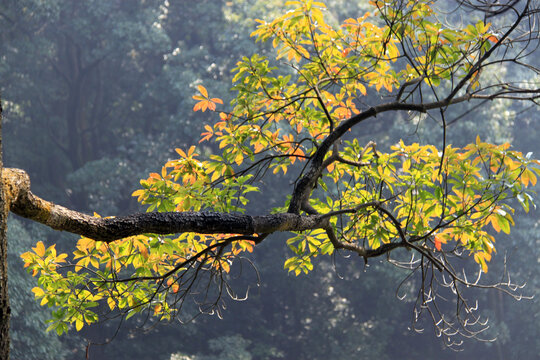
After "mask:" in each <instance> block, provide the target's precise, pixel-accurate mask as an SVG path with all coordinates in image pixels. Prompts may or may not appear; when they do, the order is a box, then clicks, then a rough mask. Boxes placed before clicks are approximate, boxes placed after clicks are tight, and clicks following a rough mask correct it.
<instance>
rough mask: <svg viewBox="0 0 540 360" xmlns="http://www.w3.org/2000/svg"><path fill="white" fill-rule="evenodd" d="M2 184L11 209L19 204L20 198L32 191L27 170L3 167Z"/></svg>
mask: <svg viewBox="0 0 540 360" xmlns="http://www.w3.org/2000/svg"><path fill="white" fill-rule="evenodd" d="M2 186H3V188H4V196H5V200H6V203H7V206H8V208H9V209H11V207H12V206H17V204H18V203H19V201H20V199H22V198H24V197H25V196H26V195H27V194H28V192H29V191H30V177H29V176H28V174H27V173H26V171H24V170H21V169H14V168H4V169H2Z"/></svg>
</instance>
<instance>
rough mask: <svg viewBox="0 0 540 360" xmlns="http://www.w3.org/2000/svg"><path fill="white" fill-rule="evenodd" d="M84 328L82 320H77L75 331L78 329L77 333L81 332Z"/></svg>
mask: <svg viewBox="0 0 540 360" xmlns="http://www.w3.org/2000/svg"><path fill="white" fill-rule="evenodd" d="M83 326H84V322H83V321H82V320H80V319H77V320H75V329H77V331H80V330H81V329H82V328H83Z"/></svg>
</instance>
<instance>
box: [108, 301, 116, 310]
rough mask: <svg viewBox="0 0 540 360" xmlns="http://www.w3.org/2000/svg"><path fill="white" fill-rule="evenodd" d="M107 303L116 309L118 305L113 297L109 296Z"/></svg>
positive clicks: (112, 308)
mask: <svg viewBox="0 0 540 360" xmlns="http://www.w3.org/2000/svg"><path fill="white" fill-rule="evenodd" d="M107 304H108V305H109V308H110V309H111V310H114V308H115V307H116V302H115V301H114V300H113V298H108V299H107Z"/></svg>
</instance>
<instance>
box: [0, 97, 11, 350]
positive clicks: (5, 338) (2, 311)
mask: <svg viewBox="0 0 540 360" xmlns="http://www.w3.org/2000/svg"><path fill="white" fill-rule="evenodd" d="M2 167H3V163H2V97H1V96H0V179H1V178H2ZM8 211H9V208H8V203H7V201H6V199H5V198H4V185H3V183H1V184H0V360H7V359H9V342H10V339H9V316H10V313H11V309H10V307H9V296H8V271H7V236H6V228H7V216H8Z"/></svg>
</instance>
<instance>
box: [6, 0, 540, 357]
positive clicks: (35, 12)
mask: <svg viewBox="0 0 540 360" xmlns="http://www.w3.org/2000/svg"><path fill="white" fill-rule="evenodd" d="M283 3H284V2H283V1H276V0H232V1H221V0H198V1H187V0H108V1H102V0H85V1H76V0H0V79H1V81H0V90H1V92H2V98H3V100H4V111H5V113H4V128H3V131H4V154H5V155H4V156H5V161H4V163H5V166H7V167H17V168H22V169H25V170H27V171H28V173H29V174H30V177H31V179H32V180H33V184H32V187H33V190H34V192H35V193H36V194H37V195H39V196H42V197H44V198H47V199H49V200H52V201H54V202H56V203H59V204H62V205H65V206H67V207H70V208H73V209H75V210H79V211H84V212H88V213H92V212H94V211H95V212H97V213H99V214H100V215H104V216H107V215H125V214H130V213H133V212H136V211H143V208H142V207H141V206H139V205H138V204H137V203H136V201H135V200H134V198H132V197H131V196H130V195H131V193H132V192H133V191H134V190H135V189H137V188H138V187H139V183H138V180H139V179H141V178H145V177H146V176H147V174H148V172H151V171H155V170H156V169H159V168H160V165H161V164H163V163H164V162H165V161H167V159H169V158H172V157H173V156H174V151H173V150H174V148H176V147H188V146H190V145H194V144H195V142H196V140H195V139H198V138H199V134H200V133H201V131H202V129H203V126H204V124H208V123H211V122H212V121H214V120H215V117H216V116H217V115H215V114H212V113H208V112H206V113H200V112H199V113H194V112H193V111H192V108H193V105H194V101H193V100H192V98H191V96H192V95H193V94H194V93H195V88H196V85H198V84H204V86H205V87H206V88H207V89H208V90H209V92H210V93H211V94H212V95H215V96H218V97H221V98H223V99H224V100H225V103H227V101H228V100H230V96H232V94H231V93H230V91H229V89H230V87H231V73H230V70H231V69H232V68H233V67H234V65H235V63H236V61H238V60H239V59H240V58H241V57H242V56H245V55H247V56H249V55H251V54H253V53H255V52H258V53H262V54H265V53H266V54H268V53H271V52H272V51H273V49H272V47H271V44H260V43H258V44H255V43H254V42H253V41H252V40H251V39H250V38H249V34H250V33H251V32H252V31H253V30H254V28H255V22H254V19H256V18H262V19H270V18H271V17H272V16H273V14H277V13H281V12H283V11H285V10H284V7H283ZM327 5H328V8H329V10H330V12H331V17H332V19H333V20H332V21H333V22H334V23H336V24H337V23H338V22H340V21H343V20H345V19H347V18H349V17H358V16H360V15H361V14H363V13H364V12H365V11H367V9H368V4H367V1H361V0H359V1H347V0H331V1H328V2H327ZM471 16H475V14H471ZM478 16H479V15H478ZM538 59H539V57H536V61H537V62H538V63H536V64H534V65H535V66H537V67H538V66H539V65H540V61H539V60H538ZM500 71H501V72H505V71H512V69H505V68H502V67H501V68H500ZM513 75H515V76H517V77H519V76H520V74H513ZM482 105H483V107H482V110H480V114H481V116H478V114H479V113H478V110H477V111H476V112H475V114H476V115H475V117H474V119H473V118H471V117H469V116H468V110H470V109H471V108H472V107H473V106H474V105H473V104H468V105H463V107H462V108H461V109H459V111H456V113H455V114H453V116H454V118H455V119H456V120H457V121H455V122H452V123H451V126H450V127H449V137H450V138H449V139H450V141H449V142H450V143H453V144H454V145H456V146H462V145H464V144H466V143H469V142H473V141H474V139H475V137H476V135H477V134H480V136H481V138H482V140H486V141H490V142H494V143H502V142H506V141H510V142H511V143H512V144H513V147H514V148H515V149H517V150H520V151H523V152H525V153H527V152H529V151H532V152H534V156H535V157H537V158H538V157H539V156H540V142H539V141H538V137H539V136H540V124H539V123H538V120H539V119H538V112H537V110H536V109H534V108H532V109H531V108H527V107H525V106H524V105H515V104H511V103H509V102H505V101H493V102H487V103H484V104H482ZM362 129H363V133H361V134H358V137H359V140H360V143H367V142H368V141H369V140H375V141H376V142H377V145H378V147H379V148H380V149H383V150H384V149H388V148H389V146H390V145H392V144H393V143H395V142H396V141H397V140H399V139H400V138H403V140H404V141H405V142H406V143H411V142H421V143H433V144H436V145H440V144H441V134H442V131H441V129H440V127H439V125H438V124H436V123H434V122H432V121H431V120H430V119H429V118H427V119H424V118H418V117H415V118H409V117H407V114H401V116H395V115H394V116H392V117H389V116H386V117H384V116H380V117H378V118H376V119H373V120H370V121H369V122H366V124H364V125H363V128H362ZM208 150H213V151H218V149H208ZM271 182H272V183H271V184H268V189H266V190H265V193H264V194H265V197H264V199H261V201H260V202H258V203H257V202H254V203H253V204H254V205H252V208H251V209H252V210H253V212H258V213H261V212H263V211H266V210H267V209H268V208H269V206H271V205H277V204H279V203H280V202H282V201H283V198H284V196H285V194H284V192H283V191H282V190H280V189H283V188H284V187H286V188H290V184H289V183H286V182H285V181H284V180H283V179H281V178H280V177H279V176H278V175H276V176H275V177H274V178H273V179H272V180H271ZM257 204H258V205H257ZM257 207H258V208H257ZM515 219H516V223H517V224H516V227H515V228H514V229H513V231H512V234H511V235H510V236H506V235H504V234H497V240H498V241H497V254H496V256H495V258H494V260H493V261H492V263H491V264H490V270H489V273H488V274H487V276H490V277H493V278H496V277H498V276H500V275H501V273H502V272H503V270H504V268H503V267H504V260H505V258H506V263H507V265H508V267H509V269H510V270H511V273H512V275H513V279H514V280H516V281H518V282H527V287H526V288H525V290H524V291H525V294H527V295H536V296H538V295H539V288H540V266H539V261H540V255H539V251H538V248H539V246H540V234H539V220H538V219H539V213H538V210H536V211H531V212H530V213H529V214H525V213H518V214H516V216H515ZM8 238H9V246H10V248H9V256H10V257H9V280H10V289H9V291H10V297H11V302H12V311H13V313H12V358H13V359H28V360H30V359H43V360H45V359H82V358H84V357H85V351H86V346H87V344H88V343H89V342H92V343H103V342H106V341H107V340H109V339H111V338H113V337H114V335H115V332H116V330H117V327H118V323H115V322H106V323H103V324H100V325H96V326H90V327H87V328H84V329H83V330H82V331H81V332H76V331H75V329H73V330H72V331H71V332H70V333H69V334H68V335H67V336H62V337H57V336H56V335H55V334H54V332H51V333H47V334H45V332H44V329H45V328H46V324H45V320H46V319H47V316H49V314H50V312H49V309H48V308H46V307H40V306H39V304H38V303H37V302H35V301H34V296H33V294H32V292H31V289H32V287H34V286H35V281H36V280H35V279H34V278H32V277H31V276H30V275H28V274H27V273H26V271H25V270H24V269H23V267H22V261H21V259H20V258H19V255H20V254H21V253H22V252H24V251H27V250H28V249H29V248H30V247H31V246H33V245H34V244H35V243H36V242H37V241H38V240H43V241H46V242H47V243H48V244H52V243H57V244H58V245H57V247H58V248H59V249H60V250H63V251H69V249H71V248H72V247H73V245H74V243H75V241H76V239H77V237H74V236H72V235H69V234H63V233H57V232H53V231H51V230H48V229H46V228H45V227H43V226H40V225H36V224H34V223H30V222H27V221H24V220H22V219H21V218H17V217H15V216H13V215H12V216H11V218H10V220H9V234H8ZM283 239H284V237H283V236H282V237H281V240H283ZM288 251H289V250H288V248H287V246H286V244H285V242H284V241H280V237H279V235H278V236H274V238H273V239H271V240H270V241H266V242H264V243H263V244H262V245H260V246H258V248H257V249H256V251H255V252H254V254H252V256H251V260H252V261H253V262H254V264H255V265H256V267H257V269H258V270H259V272H260V275H261V285H260V286H259V287H257V286H256V285H257V279H256V276H255V275H254V273H253V271H247V272H246V274H245V275H246V276H245V277H243V279H242V280H241V281H240V280H239V281H238V284H237V286H238V288H239V289H244V290H245V289H247V287H248V286H250V291H249V298H248V300H247V301H243V302H235V301H232V300H228V301H227V302H226V303H227V305H228V306H227V309H226V310H225V311H224V312H223V319H221V320H220V319H218V318H217V317H216V316H200V317H197V318H196V319H194V321H191V322H189V323H187V324H180V323H179V322H178V321H176V322H173V323H171V324H165V325H161V324H160V325H158V326H154V327H150V328H149V326H148V325H152V324H148V323H145V319H144V318H139V319H137V318H132V319H130V320H129V321H128V322H126V323H124V324H123V325H122V328H121V329H120V331H119V333H118V334H117V335H116V337H114V339H113V340H112V342H111V343H109V344H107V345H92V346H91V347H90V352H89V353H90V358H91V359H153V360H168V359H177V360H179V359H190V360H209V359H220V360H224V359H231V360H233V359H235V360H249V359H299V360H301V359H313V360H317V359H380V360H384V359H397V358H399V359H419V358H427V359H434V358H437V359H463V358H475V359H501V360H502V359H537V356H538V354H540V341H539V340H538V336H539V328H540V325H539V321H540V319H539V316H540V302H539V301H537V300H534V301H526V300H524V301H520V302H516V301H514V300H513V299H511V298H510V297H506V296H504V295H503V294H501V293H499V292H496V291H487V292H478V293H477V296H478V297H479V299H480V304H481V306H482V307H481V309H480V311H481V313H482V314H484V315H487V316H488V317H489V319H490V326H491V327H490V329H489V330H488V332H487V336H496V337H497V339H498V340H497V341H496V342H494V343H482V342H476V341H469V342H467V343H466V344H465V345H464V346H463V351H464V352H461V353H456V352H454V351H452V350H448V349H445V348H444V346H443V345H442V342H441V341H440V339H437V338H436V337H435V336H434V334H433V331H432V329H431V328H430V326H429V323H426V328H425V331H424V333H423V334H417V333H415V332H413V331H411V330H409V327H410V326H411V317H412V316H413V314H412V308H413V305H412V303H411V302H412V301H414V299H415V296H414V294H411V295H412V296H409V297H406V298H405V299H404V300H401V301H400V300H398V299H397V297H396V289H397V288H398V286H399V284H400V282H401V281H402V280H403V277H404V276H405V273H403V272H401V271H399V270H398V269H396V268H395V267H393V266H392V265H390V264H388V263H386V262H385V261H384V259H382V260H376V261H371V262H370V264H369V266H367V267H365V266H364V263H363V261H362V259H360V258H354V257H353V258H344V257H341V256H340V255H339V253H338V254H337V255H336V256H335V257H334V258H333V259H327V260H320V266H318V267H315V269H316V270H314V271H313V272H312V273H310V274H309V275H308V276H299V277H295V276H294V275H290V274H287V272H286V271H285V270H283V262H284V260H285V259H286V257H287V252H288ZM471 266H476V264H475V263H474V262H473V261H471ZM400 291H401V292H400V294H407V286H405V287H404V288H402V289H401V290H400Z"/></svg>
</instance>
